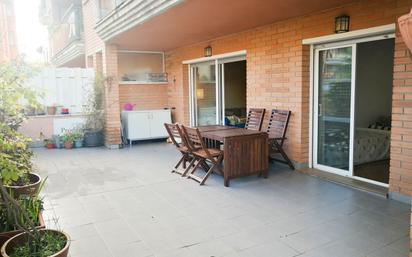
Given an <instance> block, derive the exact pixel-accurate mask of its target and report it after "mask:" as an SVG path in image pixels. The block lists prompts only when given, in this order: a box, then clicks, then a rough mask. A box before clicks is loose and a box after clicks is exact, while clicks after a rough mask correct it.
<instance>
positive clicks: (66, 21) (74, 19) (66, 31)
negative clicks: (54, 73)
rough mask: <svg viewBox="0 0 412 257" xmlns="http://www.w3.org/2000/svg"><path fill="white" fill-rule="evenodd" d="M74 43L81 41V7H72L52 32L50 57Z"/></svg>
mask: <svg viewBox="0 0 412 257" xmlns="http://www.w3.org/2000/svg"><path fill="white" fill-rule="evenodd" d="M76 41H83V18H82V9H81V6H78V5H72V6H70V8H69V9H68V10H67V12H66V13H65V14H64V15H63V16H62V19H61V23H60V24H59V25H58V26H57V27H56V29H55V30H54V32H53V36H52V56H54V55H56V54H58V53H59V52H61V51H62V50H64V49H65V48H66V47H68V46H69V45H71V44H72V43H73V42H76Z"/></svg>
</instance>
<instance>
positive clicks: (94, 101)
mask: <svg viewBox="0 0 412 257" xmlns="http://www.w3.org/2000/svg"><path fill="white" fill-rule="evenodd" d="M109 82H110V81H109V80H107V79H105V78H104V77H103V76H101V75H97V76H96V78H95V82H94V84H93V88H92V90H91V91H89V92H88V93H87V95H88V96H87V98H86V99H87V102H86V104H85V107H84V112H85V113H86V122H85V125H84V144H85V146H88V147H92V146H101V145H103V144H104V135H103V129H104V125H105V117H104V86H105V83H109Z"/></svg>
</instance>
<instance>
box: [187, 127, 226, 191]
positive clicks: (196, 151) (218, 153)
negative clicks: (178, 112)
mask: <svg viewBox="0 0 412 257" xmlns="http://www.w3.org/2000/svg"><path fill="white" fill-rule="evenodd" d="M182 127H183V133H184V135H185V137H186V140H187V142H188V146H189V150H190V151H192V154H193V156H194V158H195V162H194V167H193V168H192V169H191V170H190V172H189V173H188V174H187V177H188V178H191V179H193V180H195V181H197V182H198V183H199V184H200V185H204V184H205V182H206V180H207V178H208V177H209V176H210V174H212V172H213V171H216V172H218V173H220V174H223V170H222V169H221V168H220V164H221V163H222V161H223V151H222V150H219V149H215V148H207V147H206V145H205V143H204V141H203V140H202V136H201V135H200V132H199V129H197V128H189V127H185V126H182ZM207 163H210V165H211V166H210V167H209V165H208V164H207ZM205 164H206V165H205ZM199 166H200V167H202V168H203V169H204V170H205V171H206V174H205V176H204V177H203V178H201V177H199V176H197V175H195V174H194V173H195V171H196V169H197V168H198V167H199ZM205 167H208V169H205Z"/></svg>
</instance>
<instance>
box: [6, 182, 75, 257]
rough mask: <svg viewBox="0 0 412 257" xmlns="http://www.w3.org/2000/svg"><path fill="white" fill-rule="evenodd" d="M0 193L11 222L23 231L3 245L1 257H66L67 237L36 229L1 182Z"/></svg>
mask: <svg viewBox="0 0 412 257" xmlns="http://www.w3.org/2000/svg"><path fill="white" fill-rule="evenodd" d="M0 193H1V195H0V199H1V201H2V203H3V205H4V206H5V209H6V211H7V212H8V213H9V214H10V216H11V218H12V222H15V224H16V226H17V227H18V228H19V229H21V230H22V231H23V232H22V233H19V234H17V235H15V236H13V237H11V238H10V239H8V240H7V241H6V242H5V243H4V244H3V246H2V247H1V256H4V257H7V256H10V257H15V256H18V257H43V256H49V257H53V256H54V257H66V256H67V255H68V252H69V246H70V237H69V235H67V234H66V233H64V232H63V231H58V230H53V229H44V228H42V229H39V228H38V227H36V225H35V223H34V222H33V221H32V219H31V217H30V213H29V212H28V211H27V209H26V208H24V207H23V206H22V205H21V203H20V202H19V201H17V200H16V199H14V198H13V197H11V196H10V195H9V194H8V193H7V190H6V188H5V187H4V186H3V184H2V183H1V182H0ZM21 218H23V219H21Z"/></svg>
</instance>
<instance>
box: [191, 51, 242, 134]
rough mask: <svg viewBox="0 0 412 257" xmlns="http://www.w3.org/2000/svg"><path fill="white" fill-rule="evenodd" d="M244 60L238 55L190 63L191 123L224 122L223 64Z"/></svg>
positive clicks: (194, 124)
mask: <svg viewBox="0 0 412 257" xmlns="http://www.w3.org/2000/svg"><path fill="white" fill-rule="evenodd" d="M245 60H246V56H244V55H240V56H234V57H227V58H217V59H214V60H211V61H206V62H199V63H191V64H190V68H189V71H190V74H189V76H190V77H189V84H190V85H189V86H190V88H189V90H190V112H191V125H193V126H204V125H218V124H219V125H223V124H225V64H227V63H234V62H239V61H245ZM244 76H245V77H246V74H244ZM245 81H246V79H245ZM245 83H246V82H245ZM245 94H246V93H245Z"/></svg>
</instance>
